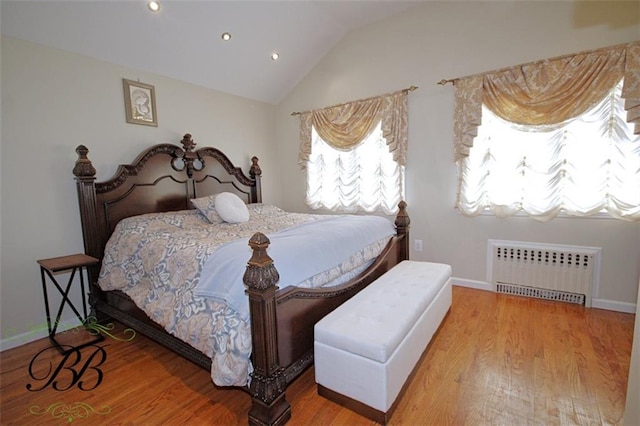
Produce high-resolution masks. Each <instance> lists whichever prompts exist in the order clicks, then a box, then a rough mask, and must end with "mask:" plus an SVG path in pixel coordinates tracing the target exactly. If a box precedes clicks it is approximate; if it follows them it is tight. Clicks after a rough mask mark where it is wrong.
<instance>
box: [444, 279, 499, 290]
mask: <svg viewBox="0 0 640 426" xmlns="http://www.w3.org/2000/svg"><path fill="white" fill-rule="evenodd" d="M451 282H452V284H453V285H457V286H458V287H469V288H475V289H477V290H486V291H493V288H492V286H491V284H490V283H488V282H486V281H476V280H467V279H464V278H456V277H452V278H451Z"/></svg>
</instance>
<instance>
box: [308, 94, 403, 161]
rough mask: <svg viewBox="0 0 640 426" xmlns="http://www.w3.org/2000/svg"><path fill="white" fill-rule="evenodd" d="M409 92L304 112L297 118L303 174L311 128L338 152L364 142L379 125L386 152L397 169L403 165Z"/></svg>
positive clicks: (309, 146)
mask: <svg viewBox="0 0 640 426" xmlns="http://www.w3.org/2000/svg"><path fill="white" fill-rule="evenodd" d="M414 89H415V87H414V86H412V87H411V88H409V89H405V90H401V91H399V92H395V93H391V94H388V95H382V96H377V97H374V98H368V99H363V100H359V101H353V102H348V103H345V104H340V105H336V106H332V107H327V108H323V109H317V110H312V111H306V112H302V113H299V115H300V152H299V154H298V164H299V165H300V167H301V168H302V169H303V170H305V169H306V167H307V161H308V160H309V156H310V154H311V128H312V127H313V128H315V129H316V131H317V132H318V135H319V136H320V137H321V138H322V140H323V141H325V142H327V143H328V144H329V145H331V146H332V147H334V148H336V149H339V150H350V149H352V148H354V147H355V146H357V145H358V144H359V143H360V142H362V141H363V140H364V139H366V138H367V136H369V135H370V134H371V132H372V131H373V130H374V129H375V127H376V125H377V124H378V123H379V122H382V135H383V136H384V138H385V139H386V142H387V146H388V147H389V152H391V153H392V154H393V159H394V160H395V161H396V162H397V163H398V164H400V165H402V166H404V165H405V164H406V156H407V143H408V142H407V141H408V123H407V94H408V92H409V91H410V90H414Z"/></svg>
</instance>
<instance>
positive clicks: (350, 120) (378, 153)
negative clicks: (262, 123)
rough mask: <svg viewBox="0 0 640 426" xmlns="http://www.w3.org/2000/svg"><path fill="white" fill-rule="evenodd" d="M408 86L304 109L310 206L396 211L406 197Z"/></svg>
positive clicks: (302, 134) (302, 139)
mask: <svg viewBox="0 0 640 426" xmlns="http://www.w3.org/2000/svg"><path fill="white" fill-rule="evenodd" d="M409 90H413V88H411V89H406V90H403V91H400V92H396V93H392V94H389V95H383V96H379V97H375V98H370V99H365V100H360V101H354V102H349V103H346V104H341V105H337V106H333V107H328V108H323V109H320V110H313V111H308V112H304V113H300V154H299V164H300V166H301V168H302V169H303V170H305V171H306V173H307V195H306V203H307V205H309V206H310V207H311V208H314V209H320V208H323V209H328V210H331V211H336V212H346V213H355V212H368V213H373V212H381V213H384V214H394V213H396V212H397V209H398V207H397V206H398V203H399V202H400V201H402V200H403V199H404V166H405V162H406V150H407V92H408V91H409Z"/></svg>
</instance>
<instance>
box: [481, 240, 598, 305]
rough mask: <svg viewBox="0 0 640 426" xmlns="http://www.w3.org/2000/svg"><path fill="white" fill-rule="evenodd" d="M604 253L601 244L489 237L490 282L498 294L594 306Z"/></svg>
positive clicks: (488, 268)
mask: <svg viewBox="0 0 640 426" xmlns="http://www.w3.org/2000/svg"><path fill="white" fill-rule="evenodd" d="M601 252H602V249H601V248H599V247H582V246H563V245H557V244H540V243H530V242H521V241H502V240H489V241H488V245H487V264H488V265H487V271H488V281H489V282H490V283H491V284H492V286H493V289H494V291H496V292H498V293H507V294H515V295H521V296H528V297H536V298H541V299H549V300H558V301H562V302H569V303H578V304H581V305H585V306H587V307H591V298H592V295H593V294H597V290H598V287H599V275H600V258H601Z"/></svg>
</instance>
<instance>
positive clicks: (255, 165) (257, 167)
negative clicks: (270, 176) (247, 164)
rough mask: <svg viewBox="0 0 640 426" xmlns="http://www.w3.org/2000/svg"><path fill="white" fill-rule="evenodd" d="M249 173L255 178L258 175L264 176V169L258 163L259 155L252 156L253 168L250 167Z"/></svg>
mask: <svg viewBox="0 0 640 426" xmlns="http://www.w3.org/2000/svg"><path fill="white" fill-rule="evenodd" d="M249 175H250V176H251V177H252V178H254V179H255V177H256V175H257V176H262V169H261V168H260V165H259V164H258V157H251V169H249Z"/></svg>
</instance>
